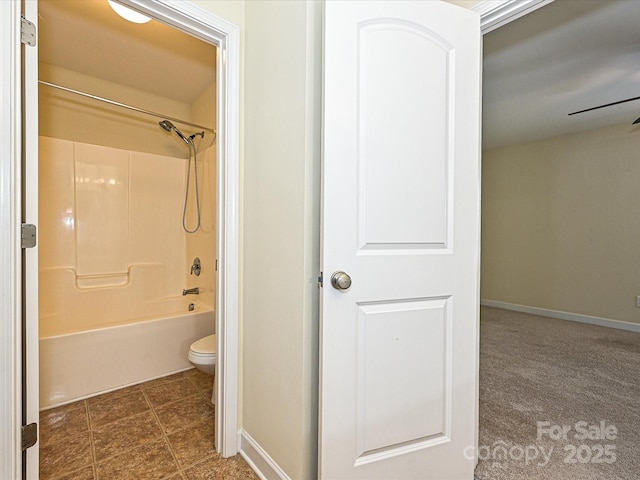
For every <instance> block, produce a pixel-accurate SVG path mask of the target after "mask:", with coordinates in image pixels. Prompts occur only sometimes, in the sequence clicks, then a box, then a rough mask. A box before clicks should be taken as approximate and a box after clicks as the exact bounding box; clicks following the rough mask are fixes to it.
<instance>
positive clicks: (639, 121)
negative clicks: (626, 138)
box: [631, 117, 640, 125]
mask: <svg viewBox="0 0 640 480" xmlns="http://www.w3.org/2000/svg"><path fill="white" fill-rule="evenodd" d="M639 123H640V117H638V118H636V121H635V122H633V123H632V124H631V125H637V124H639Z"/></svg>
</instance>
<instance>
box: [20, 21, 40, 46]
mask: <svg viewBox="0 0 640 480" xmlns="http://www.w3.org/2000/svg"><path fill="white" fill-rule="evenodd" d="M20 20H21V26H20V41H22V43H24V44H25V45H29V46H30V47H35V46H36V26H35V24H33V22H30V21H29V20H27V19H26V18H24V17H21V18H20Z"/></svg>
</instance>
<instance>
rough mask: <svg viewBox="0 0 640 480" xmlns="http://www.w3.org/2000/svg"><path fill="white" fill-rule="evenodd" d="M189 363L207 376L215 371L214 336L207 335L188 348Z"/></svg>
mask: <svg viewBox="0 0 640 480" xmlns="http://www.w3.org/2000/svg"><path fill="white" fill-rule="evenodd" d="M188 358H189V361H190V362H191V363H192V364H193V366H194V367H196V368H197V369H198V370H201V371H203V372H205V373H208V374H209V375H215V371H216V335H215V334H213V335H209V336H207V337H204V338H201V339H200V340H197V341H195V342H193V343H192V344H191V347H189V356H188Z"/></svg>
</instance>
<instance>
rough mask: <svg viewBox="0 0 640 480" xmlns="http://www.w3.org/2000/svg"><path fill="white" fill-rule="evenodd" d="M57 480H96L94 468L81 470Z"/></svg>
mask: <svg viewBox="0 0 640 480" xmlns="http://www.w3.org/2000/svg"><path fill="white" fill-rule="evenodd" d="M56 480H95V477H94V475H93V467H85V468H81V469H80V470H76V471H75V472H71V473H70V474H68V475H65V476H63V477H58V478H56Z"/></svg>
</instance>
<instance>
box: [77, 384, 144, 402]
mask: <svg viewBox="0 0 640 480" xmlns="http://www.w3.org/2000/svg"><path fill="white" fill-rule="evenodd" d="M139 391H140V385H132V386H130V387H124V388H120V389H118V390H113V391H112V392H108V393H103V394H102V395H97V396H95V397H91V398H88V399H87V403H88V404H92V403H102V402H105V401H107V400H113V399H115V398H119V397H124V396H125V395H129V394H130V393H134V392H139Z"/></svg>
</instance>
